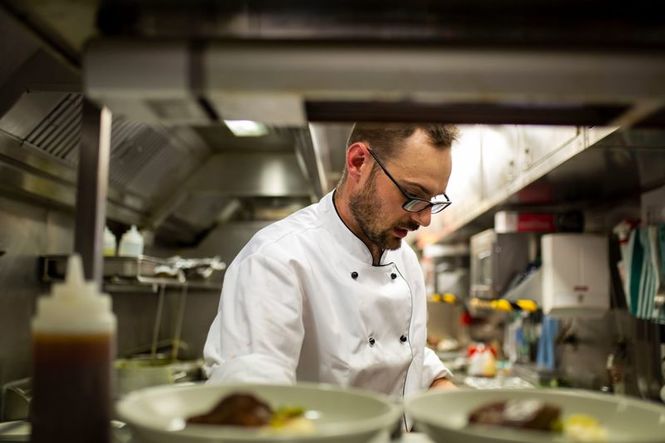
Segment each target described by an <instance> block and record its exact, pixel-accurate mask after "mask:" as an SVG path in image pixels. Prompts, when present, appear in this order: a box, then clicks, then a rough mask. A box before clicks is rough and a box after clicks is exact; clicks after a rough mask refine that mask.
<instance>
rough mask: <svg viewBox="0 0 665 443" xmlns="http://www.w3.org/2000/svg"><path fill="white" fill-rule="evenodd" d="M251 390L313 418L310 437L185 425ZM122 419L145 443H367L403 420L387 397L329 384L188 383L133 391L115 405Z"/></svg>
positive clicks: (398, 410)
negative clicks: (231, 396) (233, 395)
mask: <svg viewBox="0 0 665 443" xmlns="http://www.w3.org/2000/svg"><path fill="white" fill-rule="evenodd" d="M234 392H249V393H253V394H254V395H256V396H257V397H259V398H261V399H263V400H265V401H267V402H268V403H270V404H271V406H273V407H278V406H280V405H290V406H300V407H303V408H304V409H305V410H306V411H307V412H306V414H307V416H308V417H309V418H313V421H314V425H315V427H316V431H315V432H314V433H313V434H311V435H269V434H266V433H265V431H257V430H248V429H243V428H238V427H229V426H206V425H187V426H185V420H186V419H187V417H190V416H193V415H198V414H202V413H205V412H207V411H209V410H210V409H212V407H213V406H214V405H215V404H217V403H218V402H219V400H221V399H222V398H223V397H224V396H226V395H228V394H230V393H234ZM117 412H118V415H119V417H120V418H121V419H122V420H124V421H125V422H127V424H128V425H129V426H130V427H131V428H132V430H133V432H134V433H135V434H136V436H137V437H138V440H139V441H141V442H145V443H185V442H224V443H235V442H271V441H280V442H286V441H297V442H309V443H314V442H333V441H336V442H341V441H343V442H345V443H364V442H368V441H370V440H372V439H374V438H381V436H382V434H384V435H385V438H386V440H387V438H388V435H389V432H390V430H391V429H393V428H394V427H395V425H396V424H397V423H398V422H399V420H400V417H401V410H400V408H399V407H397V405H395V404H393V403H392V402H391V401H390V400H389V399H388V398H387V397H384V396H381V395H378V394H374V393H370V392H365V391H359V390H348V389H340V388H336V387H332V386H327V385H317V384H306V383H303V384H297V385H294V386H286V385H254V384H234V385H202V384H198V385H193V386H192V385H190V386H184V387H181V386H178V385H173V386H160V387H155V388H147V389H142V390H139V391H135V392H133V393H131V394H129V395H128V396H127V397H125V398H124V399H122V400H121V401H120V402H119V403H118V404H117Z"/></svg>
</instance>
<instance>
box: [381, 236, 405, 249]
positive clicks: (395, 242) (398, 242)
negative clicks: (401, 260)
mask: <svg viewBox="0 0 665 443" xmlns="http://www.w3.org/2000/svg"><path fill="white" fill-rule="evenodd" d="M384 246H385V249H389V250H392V251H394V250H395V249H399V248H400V246H402V239H401V238H391V239H390V240H388V241H387V242H386V243H385V245H384Z"/></svg>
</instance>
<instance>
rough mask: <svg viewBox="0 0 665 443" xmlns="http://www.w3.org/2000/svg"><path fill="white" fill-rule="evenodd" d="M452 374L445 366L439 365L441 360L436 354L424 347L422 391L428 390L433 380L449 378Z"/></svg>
mask: <svg viewBox="0 0 665 443" xmlns="http://www.w3.org/2000/svg"><path fill="white" fill-rule="evenodd" d="M452 376H453V373H452V372H450V370H449V369H448V368H446V366H445V365H444V364H443V363H441V359H439V357H437V355H436V353H435V352H434V351H433V350H431V349H430V348H428V347H427V346H425V358H424V362H423V378H422V380H423V382H424V386H423V388H424V389H427V388H429V386H430V385H431V384H432V382H433V381H434V380H436V379H437V378H442V377H445V378H451V377H452Z"/></svg>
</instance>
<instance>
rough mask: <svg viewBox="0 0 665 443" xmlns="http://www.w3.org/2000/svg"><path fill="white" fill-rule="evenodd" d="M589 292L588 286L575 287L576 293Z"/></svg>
mask: <svg viewBox="0 0 665 443" xmlns="http://www.w3.org/2000/svg"><path fill="white" fill-rule="evenodd" d="M588 290H589V287H588V286H573V291H575V292H587V291H588Z"/></svg>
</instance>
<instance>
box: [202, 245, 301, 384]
mask: <svg viewBox="0 0 665 443" xmlns="http://www.w3.org/2000/svg"><path fill="white" fill-rule="evenodd" d="M303 337H304V328H303V322H302V290H301V287H300V285H299V283H298V280H297V278H296V273H295V272H293V270H290V269H289V267H288V265H287V261H286V260H282V259H280V258H278V257H276V256H275V255H267V254H265V253H261V252H260V251H259V252H256V253H253V254H251V255H248V256H246V257H244V258H242V259H240V260H238V261H237V262H234V263H233V264H232V265H231V266H230V267H229V268H228V270H227V273H226V275H225V278H224V285H223V288H222V295H221V297H220V302H219V310H218V312H217V316H216V317H215V320H214V321H213V323H212V326H211V327H210V331H209V332H208V338H207V340H206V344H205V347H204V351H203V354H204V359H205V371H206V374H207V375H208V378H209V382H213V383H214V382H259V383H260V382H270V383H295V378H296V376H295V372H296V367H297V365H298V360H299V357H300V349H301V347H302V342H303Z"/></svg>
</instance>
